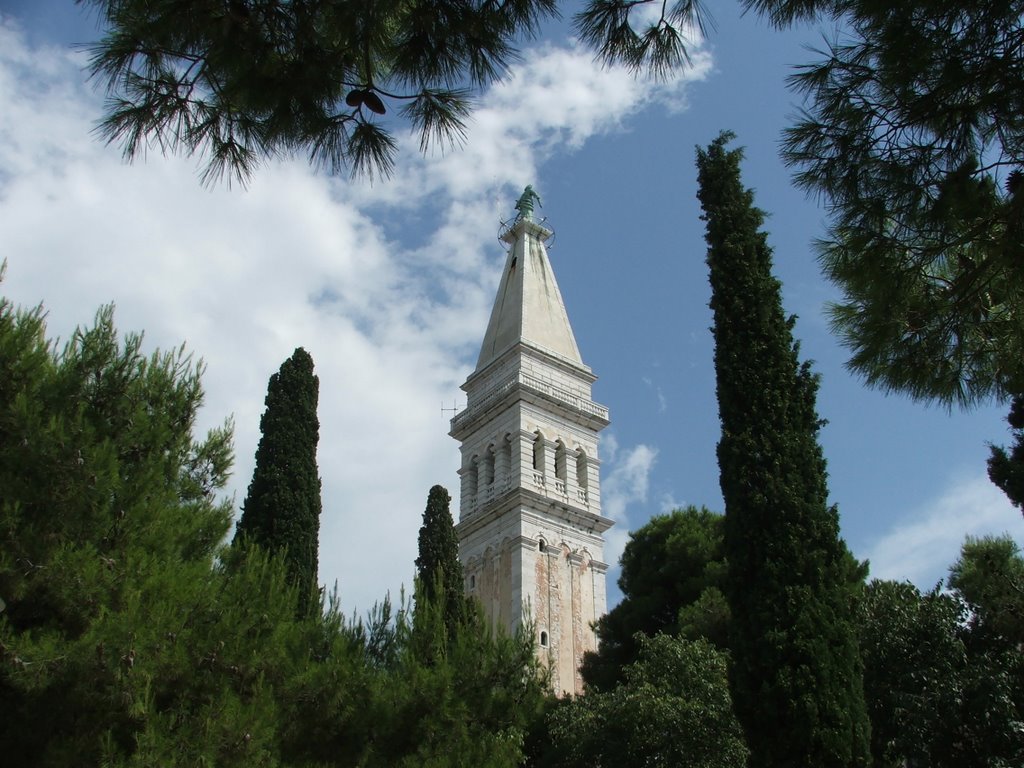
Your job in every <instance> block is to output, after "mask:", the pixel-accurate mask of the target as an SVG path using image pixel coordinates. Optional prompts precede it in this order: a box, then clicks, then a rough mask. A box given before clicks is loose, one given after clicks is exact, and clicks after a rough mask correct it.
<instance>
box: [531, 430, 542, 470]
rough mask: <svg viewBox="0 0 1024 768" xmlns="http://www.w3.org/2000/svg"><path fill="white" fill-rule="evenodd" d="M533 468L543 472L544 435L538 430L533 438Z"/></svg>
mask: <svg viewBox="0 0 1024 768" xmlns="http://www.w3.org/2000/svg"><path fill="white" fill-rule="evenodd" d="M533 468H534V469H535V470H537V471H538V472H543V471H544V435H542V434H541V433H540V431H539V430H538V431H537V432H536V435H535V437H534V438H533Z"/></svg>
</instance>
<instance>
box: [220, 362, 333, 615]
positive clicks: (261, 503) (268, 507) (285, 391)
mask: <svg viewBox="0 0 1024 768" xmlns="http://www.w3.org/2000/svg"><path fill="white" fill-rule="evenodd" d="M318 392H319V380H318V379H317V377H316V376H314V375H313V358H312V357H310V355H309V353H308V352H306V350H304V349H303V348H302V347H299V348H298V349H296V350H295V352H294V354H292V356H291V357H290V358H288V359H287V360H285V361H284V363H283V364H282V365H281V369H280V370H279V371H278V372H277V373H275V374H274V375H273V376H271V377H270V383H269V384H268V386H267V399H266V407H267V409H266V411H265V412H264V414H263V417H262V418H261V419H260V431H261V433H262V435H261V437H260V442H259V446H258V447H257V448H256V469H255V470H254V471H253V475H252V482H251V483H250V484H249V491H248V493H247V494H246V497H245V503H244V504H243V505H242V517H241V519H240V520H239V521H238V527H237V530H236V531H235V541H236V542H238V541H240V540H243V539H244V540H247V541H251V542H254V543H256V544H259V545H261V546H263V547H266V548H267V549H268V550H270V551H271V552H275V553H276V552H285V553H287V554H286V560H287V566H288V573H289V576H290V578H291V579H292V581H293V583H295V584H296V585H297V586H298V589H299V612H300V613H309V612H311V611H312V610H313V609H314V607H315V605H316V603H317V600H316V596H317V594H318V588H317V561H318V554H317V547H318V543H319V532H320V478H319V475H318V474H317V466H316V446H317V442H318V440H319V430H320V422H319V421H318V420H317V416H316V406H317V396H318Z"/></svg>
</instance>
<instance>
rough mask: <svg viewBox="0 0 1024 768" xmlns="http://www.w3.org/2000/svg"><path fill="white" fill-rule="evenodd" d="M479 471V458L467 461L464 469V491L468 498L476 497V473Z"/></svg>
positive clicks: (475, 457)
mask: <svg viewBox="0 0 1024 768" xmlns="http://www.w3.org/2000/svg"><path fill="white" fill-rule="evenodd" d="M479 471H480V457H479V456H474V457H473V458H472V459H470V460H469V466H468V467H466V491H467V492H468V493H469V495H470V496H476V491H477V479H478V472H479Z"/></svg>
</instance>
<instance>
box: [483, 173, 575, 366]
mask: <svg viewBox="0 0 1024 768" xmlns="http://www.w3.org/2000/svg"><path fill="white" fill-rule="evenodd" d="M534 200H536V201H537V202H538V203H539V202H540V198H539V197H538V196H537V193H536V192H534V191H533V187H531V186H527V187H526V191H524V192H523V195H522V197H520V198H519V201H518V202H517V203H516V210H517V211H518V212H519V213H518V215H517V216H516V218H515V220H514V221H513V222H512V225H511V226H510V227H508V229H507V230H506V231H505V232H504V233H503V234H502V236H501V239H502V240H503V241H504V242H506V243H508V244H509V246H510V248H509V251H508V256H507V257H506V259H505V269H504V271H503V272H502V274H501V282H500V283H499V285H498V294H497V296H496V297H495V300H494V307H493V309H492V310H491V319H490V321H489V322H488V323H487V332H486V333H485V334H484V341H483V344H481V346H480V357H479V358H478V359H477V363H476V369H477V370H478V371H480V370H483V369H484V368H485V367H486V366H487V365H489V364H490V363H491V362H492V361H493V360H495V359H496V358H498V357H500V356H501V354H502V353H504V352H505V351H506V350H508V349H509V348H510V347H512V346H513V345H515V344H517V343H521V344H527V345H529V346H532V347H535V348H536V349H538V350H543V351H545V352H548V353H551V354H554V355H557V356H558V357H560V358H562V359H563V360H565V361H566V362H568V363H570V364H572V365H576V366H580V367H583V368H586V366H584V365H583V360H582V358H581V357H580V350H579V347H578V346H577V345H576V337H575V336H574V335H573V332H572V326H571V325H570V324H569V315H568V314H567V313H566V311H565V303H564V302H563V301H562V294H561V292H560V291H559V290H558V281H557V280H555V273H554V271H553V270H552V269H551V261H550V259H549V258H548V252H547V248H546V246H545V243H547V241H548V240H549V239H550V238H551V235H552V234H553V233H552V231H551V230H550V229H548V228H547V227H545V226H543V225H542V224H540V223H538V222H535V221H534V220H533V201H534ZM587 370H589V369H587Z"/></svg>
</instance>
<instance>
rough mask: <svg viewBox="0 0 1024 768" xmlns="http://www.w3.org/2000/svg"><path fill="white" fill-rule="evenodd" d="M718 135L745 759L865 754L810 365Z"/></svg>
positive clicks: (703, 176)
mask: <svg viewBox="0 0 1024 768" xmlns="http://www.w3.org/2000/svg"><path fill="white" fill-rule="evenodd" d="M731 138H732V134H729V133H723V134H722V135H721V136H719V137H718V139H716V140H715V141H714V142H712V143H711V145H710V146H709V147H708V149H707V150H706V151H703V150H700V149H698V150H697V167H698V171H699V174H698V176H699V184H700V188H699V192H698V196H699V198H700V202H701V205H702V207H703V209H704V216H703V218H704V221H705V222H706V225H707V234H706V239H707V243H708V254H707V261H708V266H709V268H710V277H711V290H712V298H711V308H712V310H713V311H714V334H715V373H716V377H717V388H718V407H719V415H720V418H721V422H722V437H721V440H720V442H719V443H718V465H719V470H720V473H721V476H720V482H721V487H722V495H723V497H724V499H725V532H724V546H725V554H726V558H727V560H728V563H729V576H728V579H727V592H726V593H727V597H728V600H729V604H730V608H731V613H732V630H731V633H730V646H731V651H732V666H731V672H730V677H731V685H732V689H733V700H734V703H735V706H736V713H737V716H738V717H739V719H740V722H741V723H742V724H743V726H744V729H745V731H746V734H747V741H748V744H749V747H750V752H751V761H750V765H751V766H752V768H761V767H762V766H763V767H764V768H769V767H770V768H791V767H792V768H826V767H834V766H835V767H838V766H844V767H845V766H862V765H868V763H869V735H870V725H869V722H868V718H867V714H866V709H865V705H864V695H863V674H862V669H861V664H860V660H859V654H858V648H857V641H856V635H855V623H854V618H855V617H854V607H855V599H856V594H857V590H858V583H859V581H860V580H861V578H862V574H858V573H857V571H858V568H857V567H856V563H855V562H854V560H853V558H852V557H851V556H850V554H849V551H848V550H847V549H846V546H845V544H844V543H843V541H842V540H841V539H840V538H839V519H838V513H837V511H836V509H835V507H830V506H829V504H828V489H827V487H826V472H825V460H824V458H823V456H822V452H821V447H820V445H819V443H818V430H819V427H820V426H821V424H822V422H821V420H820V419H819V418H818V415H817V413H816V410H815V397H816V394H817V388H818V379H817V375H816V374H814V373H812V372H811V369H810V366H809V364H808V363H803V364H801V363H800V362H799V359H798V351H799V345H798V344H796V343H794V341H793V337H792V328H793V318H790V319H787V318H786V317H785V315H784V314H783V310H782V299H781V292H780V284H779V281H778V280H776V279H775V278H774V277H773V276H772V272H771V270H772V261H771V249H770V248H769V246H768V244H767V236H766V234H765V233H764V232H762V231H760V227H761V225H762V223H763V221H764V214H763V213H762V212H761V211H760V210H758V209H757V208H756V207H754V202H753V201H754V196H753V192H752V191H751V190H748V189H745V188H744V187H743V185H742V182H741V180H740V160H741V159H742V152H741V151H740V150H736V149H733V150H727V149H726V144H727V143H728V142H729V140H730V139H731Z"/></svg>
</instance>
